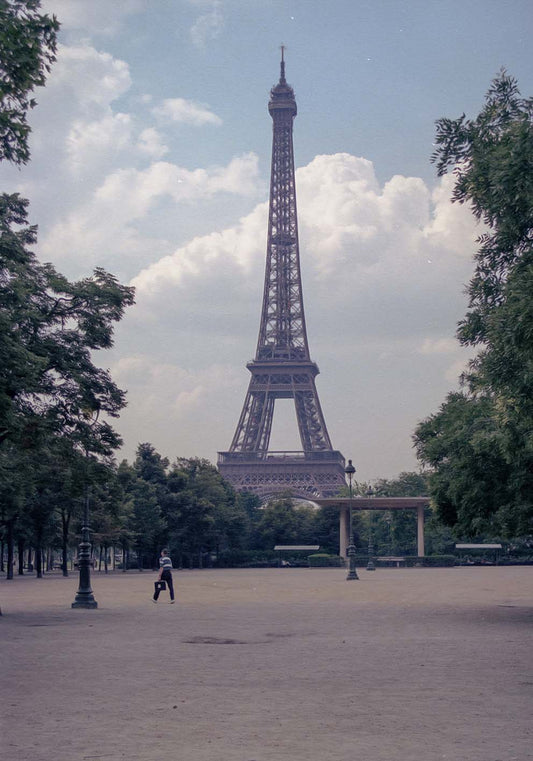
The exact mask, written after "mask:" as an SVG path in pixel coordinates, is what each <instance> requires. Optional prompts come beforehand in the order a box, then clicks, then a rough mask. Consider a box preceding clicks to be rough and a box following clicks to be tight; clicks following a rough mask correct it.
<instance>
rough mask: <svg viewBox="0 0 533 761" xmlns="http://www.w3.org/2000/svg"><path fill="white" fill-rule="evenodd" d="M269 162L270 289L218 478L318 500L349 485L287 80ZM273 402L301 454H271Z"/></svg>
mask: <svg viewBox="0 0 533 761" xmlns="http://www.w3.org/2000/svg"><path fill="white" fill-rule="evenodd" d="M268 110H269V112H270V115H271V117H272V129H273V136H272V164H271V175H270V204H269V217H268V236H267V254H266V267H265V285H264V291H263V306H262V312H261V322H260V327H259V337H258V341H257V349H256V354H255V359H254V360H253V361H252V362H249V363H248V364H247V368H248V370H249V371H250V373H251V376H252V377H251V378H250V383H249V386H248V391H247V394H246V398H245V400H244V406H243V409H242V413H241V416H240V418H239V422H238V423H237V428H236V430H235V435H234V436H233V440H232V442H231V446H230V448H229V451H227V452H219V453H218V468H219V471H220V473H221V474H222V475H223V476H224V478H226V479H227V480H228V481H230V483H232V484H233V486H234V487H235V489H237V490H238V491H250V492H253V493H255V494H257V495H259V496H260V497H262V498H265V497H270V496H273V495H275V494H279V493H280V492H287V491H289V492H291V493H292V494H293V495H294V496H296V497H302V498H304V499H313V498H319V497H328V496H335V495H336V494H338V491H339V489H340V488H341V487H342V486H344V485H345V478H344V462H345V461H344V457H343V456H342V454H341V453H340V452H339V451H337V450H334V449H333V447H332V444H331V440H330V437H329V434H328V430H327V428H326V422H325V420H324V415H323V413H322V409H321V407H320V401H319V398H318V392H317V389H316V385H315V378H316V376H317V375H318V372H319V370H318V367H317V365H316V364H315V362H313V361H312V360H311V358H310V354H309V345H308V342H307V330H306V325H305V315H304V304H303V296H302V280H301V273H300V251H299V245H298V215H297V210H296V185H295V175H294V152H293V135H292V129H293V121H294V117H295V116H296V113H297V108H296V100H295V98H294V91H293V89H292V87H290V86H289V85H288V84H287V81H286V79H285V61H284V56H283V48H282V55H281V71H280V79H279V82H278V84H277V85H275V86H274V87H273V88H272V90H271V91H270V101H269V103H268ZM276 399H292V400H293V401H294V406H295V411H296V420H297V423H298V431H299V434H300V441H301V446H302V448H301V450H299V451H290V452H289V451H287V452H277V451H270V450H269V443H270V434H271V430H272V420H273V416H274V408H275V401H276Z"/></svg>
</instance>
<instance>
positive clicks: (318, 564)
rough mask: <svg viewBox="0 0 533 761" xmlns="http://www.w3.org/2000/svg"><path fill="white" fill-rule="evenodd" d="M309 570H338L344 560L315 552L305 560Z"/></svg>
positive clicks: (336, 556)
mask: <svg viewBox="0 0 533 761" xmlns="http://www.w3.org/2000/svg"><path fill="white" fill-rule="evenodd" d="M307 560H308V562H309V567H310V568H340V567H341V566H343V565H344V560H343V558H341V557H340V556H339V555H327V554H326V553H325V552H317V553H315V554H314V555H309V556H308V558H307Z"/></svg>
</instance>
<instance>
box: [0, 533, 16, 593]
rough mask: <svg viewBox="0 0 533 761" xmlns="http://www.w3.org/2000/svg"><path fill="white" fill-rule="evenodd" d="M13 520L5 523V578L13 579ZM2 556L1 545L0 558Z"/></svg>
mask: <svg viewBox="0 0 533 761" xmlns="http://www.w3.org/2000/svg"><path fill="white" fill-rule="evenodd" d="M14 522H15V521H14V519H13V520H10V521H7V523H6V544H7V572H6V573H7V578H8V579H12V578H13V524H14ZM3 556H4V547H3V543H2V558H3Z"/></svg>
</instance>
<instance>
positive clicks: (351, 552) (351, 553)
mask: <svg viewBox="0 0 533 761" xmlns="http://www.w3.org/2000/svg"><path fill="white" fill-rule="evenodd" d="M344 472H345V473H346V475H347V476H348V483H349V488H350V545H349V547H348V561H349V564H350V570H349V571H348V576H347V577H346V581H352V580H353V579H358V578H359V576H358V575H357V571H356V570H355V544H354V541H353V492H352V478H353V475H354V473H355V468H354V466H353V465H352V461H351V460H348V465H347V466H346V467H345V468H344Z"/></svg>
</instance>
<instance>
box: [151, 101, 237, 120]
mask: <svg viewBox="0 0 533 761" xmlns="http://www.w3.org/2000/svg"><path fill="white" fill-rule="evenodd" d="M152 113H153V114H154V116H156V117H158V118H159V119H162V120H164V121H171V122H181V123H183V124H193V125H195V126H197V127H199V126H202V125H204V124H216V125H219V124H222V119H220V117H219V116H217V115H216V114H214V113H213V112H212V111H210V110H209V108H208V106H206V105H205V104H202V103H194V102H193V101H191V100H185V99H184V98H167V99H165V100H164V101H163V103H162V104H161V105H160V106H156V107H155V108H153V109H152Z"/></svg>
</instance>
